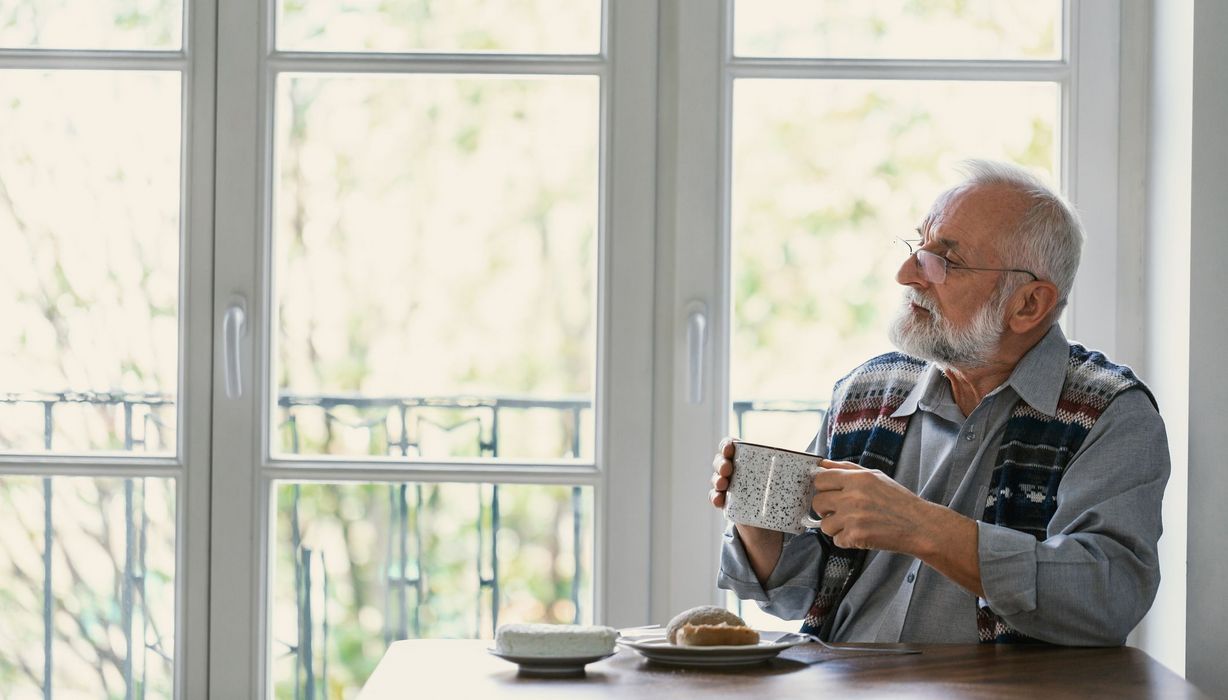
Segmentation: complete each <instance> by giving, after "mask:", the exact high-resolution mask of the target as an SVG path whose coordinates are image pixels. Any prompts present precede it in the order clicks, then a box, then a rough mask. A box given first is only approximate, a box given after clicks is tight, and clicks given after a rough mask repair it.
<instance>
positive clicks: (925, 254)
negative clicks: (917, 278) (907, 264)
mask: <svg viewBox="0 0 1228 700" xmlns="http://www.w3.org/2000/svg"><path fill="white" fill-rule="evenodd" d="M916 256H917V268H918V269H920V270H921V274H922V276H924V277H925V279H927V280H929V281H930V282H933V283H934V284H942V283H943V282H944V281H946V279H947V261H946V260H944V259H943V258H942V256H941V255H937V254H935V253H931V252H929V251H928V250H919V249H918V250H917V251H916Z"/></svg>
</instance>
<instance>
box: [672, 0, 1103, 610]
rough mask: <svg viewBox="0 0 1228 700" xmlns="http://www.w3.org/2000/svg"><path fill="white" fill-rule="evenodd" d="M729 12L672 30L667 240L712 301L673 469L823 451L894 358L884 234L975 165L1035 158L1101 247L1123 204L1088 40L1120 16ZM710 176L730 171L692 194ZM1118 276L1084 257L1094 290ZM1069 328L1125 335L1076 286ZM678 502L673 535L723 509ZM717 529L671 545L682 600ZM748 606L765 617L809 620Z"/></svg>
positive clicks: (808, 6) (837, 7) (684, 360)
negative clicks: (829, 427)
mask: <svg viewBox="0 0 1228 700" xmlns="http://www.w3.org/2000/svg"><path fill="white" fill-rule="evenodd" d="M724 4H725V7H724V8H723V12H718V11H716V10H711V11H709V10H708V9H702V8H698V7H690V6H685V5H680V6H679V7H678V15H677V18H676V22H677V26H678V31H679V36H680V44H681V45H683V46H689V47H690V48H691V49H692V51H691V52H689V53H687V54H680V55H679V58H678V69H677V70H678V74H679V77H678V83H679V85H680V86H690V90H689V91H687V92H686V94H685V97H679V99H678V101H677V105H676V107H677V110H678V114H679V116H678V120H679V123H680V124H681V125H684V127H685V128H680V130H679V134H680V136H679V140H678V142H677V144H676V152H675V153H676V155H675V157H676V158H677V160H678V162H679V163H686V169H685V170H684V169H683V167H682V166H679V168H678V170H677V172H676V173H675V174H674V175H675V177H676V178H677V179H676V180H675V181H674V184H673V186H674V187H675V188H676V191H677V193H678V195H677V197H678V199H677V205H676V207H677V212H678V214H677V218H676V221H675V222H673V225H672V226H671V227H670V228H669V229H667V230H666V231H664V232H663V233H665V234H667V235H672V236H673V241H674V250H675V251H677V253H676V255H677V261H676V264H675V266H674V279H675V281H676V287H675V296H674V298H673V300H672V303H673V304H675V305H688V304H689V305H691V308H698V309H704V310H710V311H707V313H706V315H707V316H709V317H710V318H708V321H709V322H708V323H707V324H706V326H707V327H709V328H710V329H711V339H710V341H711V342H709V343H708V344H707V345H706V346H705V347H706V349H705V350H704V352H702V353H685V352H684V353H676V354H675V355H674V357H675V358H676V359H675V362H676V364H675V367H677V368H678V369H679V371H681V372H690V373H696V372H697V374H698V376H699V378H700V381H701V382H702V383H703V384H705V385H707V386H711V387H712V391H710V392H707V393H708V395H707V396H705V397H704V398H703V399H702V400H701V401H695V400H694V399H695V398H696V397H695V396H694V395H689V394H687V395H683V396H680V397H677V398H675V401H674V404H673V411H672V416H673V419H674V426H675V436H676V438H677V441H676V442H675V444H673V445H672V446H671V452H670V454H671V456H672V458H673V459H674V460H675V461H680V460H683V459H688V458H689V459H695V458H694V457H689V455H695V454H710V453H711V452H712V449H713V446H714V445H715V444H716V443H717V441H718V440H719V438H720V436H722V435H735V436H741V437H743V438H746V439H750V440H754V441H757V442H765V443H770V444H779V445H785V446H790V447H793V448H797V449H800V448H802V447H804V446H805V445H806V444H807V443H808V442H809V440H810V439H811V438H812V437H813V435H814V434H815V432H816V430H817V429H818V427H819V421H820V415H821V414H820V412H821V410H822V408H823V407H824V406H825V404H826V401H827V400H828V394H829V392H830V388H831V386H832V384H833V383H834V382H835V381H836V380H837V379H838V378H839V377H840V376H842V375H843V374H844V373H845V372H847V371H849V370H850V369H852V368H853V367H854V366H856V365H857V364H858V363H859V362H861V361H863V360H865V359H867V358H869V357H871V356H873V355H875V354H878V353H880V352H884V351H886V350H889V349H890V347H889V344H888V342H887V333H886V330H887V328H888V325H889V323H890V321H891V319H892V317H893V315H894V313H895V311H896V309H897V308H898V306H899V303H900V290H899V287H898V285H897V284H896V283H895V281H894V277H895V272H896V270H897V269H898V267H899V265H900V262H901V260H900V256H899V255H898V254H896V253H894V252H893V251H892V250H891V245H890V242H891V241H892V240H893V239H894V238H895V237H897V236H898V235H900V233H899V232H908V231H910V230H911V229H912V228H914V227H915V226H916V225H917V223H918V222H919V221H920V219H921V218H922V216H923V215H924V214H925V212H926V211H927V209H928V207H929V205H930V203H931V202H932V201H933V199H934V198H935V196H936V195H938V194H939V192H940V191H941V190H942V189H944V188H945V187H947V186H949V185H950V184H951V183H952V182H953V181H954V180H955V179H956V178H957V176H958V173H957V172H956V168H955V166H956V165H957V163H958V162H959V161H960V160H962V159H964V158H968V157H982V158H995V159H1002V160H1009V161H1013V162H1016V163H1019V164H1021V165H1024V166H1025V167H1029V168H1031V169H1032V170H1034V171H1036V172H1037V173H1038V174H1040V175H1041V176H1042V177H1046V178H1048V179H1049V180H1050V181H1052V182H1054V183H1055V184H1057V185H1058V186H1059V187H1061V188H1062V189H1064V190H1066V192H1067V193H1068V194H1071V195H1073V196H1074V198H1075V200H1076V202H1078V204H1079V205H1080V208H1081V210H1082V212H1083V215H1084V222H1085V224H1086V225H1087V227H1088V230H1089V239H1090V240H1089V249H1095V248H1097V247H1099V246H1103V245H1105V243H1106V239H1107V240H1108V241H1110V243H1111V239H1112V236H1113V235H1114V223H1115V210H1114V208H1113V207H1114V206H1115V205H1112V204H1109V201H1113V200H1115V192H1114V193H1113V194H1111V195H1107V196H1106V199H1105V200H1101V201H1103V202H1104V203H1105V204H1108V206H1106V207H1105V208H1103V209H1100V208H1098V207H1097V206H1096V205H1095V204H1092V202H1093V201H1094V200H1097V199H1098V198H1099V197H1100V196H1102V194H1104V193H1105V192H1106V190H1112V189H1113V187H1114V186H1113V184H1112V183H1109V184H1108V185H1107V187H1106V186H1104V185H1098V184H1097V183H1096V182H1095V178H1092V177H1089V174H1088V172H1087V171H1086V170H1085V168H1087V167H1090V164H1091V163H1094V162H1105V163H1112V164H1113V167H1115V150H1114V148H1115V146H1110V147H1108V148H1102V147H1100V146H1098V145H1097V144H1098V143H1103V141H1102V138H1101V137H1102V135H1101V134H1099V133H1097V132H1096V131H1095V128H1093V127H1092V124H1093V123H1094V124H1097V125H1099V126H1104V125H1106V124H1112V123H1115V117H1114V116H1113V114H1112V113H1111V110H1112V109H1113V107H1109V108H1108V110H1109V112H1107V113H1106V112H1101V111H1098V110H1104V109H1105V107H1104V105H1105V104H1109V105H1115V104H1116V94H1115V92H1114V91H1115V87H1111V88H1110V87H1106V85H1111V86H1115V85H1116V74H1115V73H1113V74H1112V76H1111V77H1109V76H1108V75H1107V74H1105V73H1101V74H1095V73H1094V70H1095V69H1096V68H1097V67H1098V68H1099V69H1101V70H1104V71H1110V70H1115V68H1112V66H1113V65H1115V64H1114V61H1115V58H1113V56H1114V53H1113V52H1114V51H1115V49H1114V48H1113V47H1112V46H1109V45H1102V44H1101V43H1100V39H1099V38H1098V37H1095V36H1093V34H1092V32H1091V30H1090V29H1089V27H1090V26H1097V27H1104V26H1113V27H1115V26H1117V19H1116V17H1115V15H1114V16H1112V17H1109V16H1105V17H1100V16H1099V15H1096V16H1095V17H1093V16H1092V15H1093V13H1095V12H1098V10H1097V9H1092V8H1088V7H1087V6H1086V4H1084V5H1081V6H1076V4H1073V3H1062V2H1059V1H1058V0H1053V1H1052V2H1034V3H1013V2H1005V1H1003V2H985V3H963V4H952V3H940V2H932V3H930V2H903V1H902V0H901V1H899V2H892V1H883V2H867V3H839V2H793V1H790V0H769V1H766V2H761V1H759V0H755V1H754V2H751V1H749V0H747V1H742V0H731V1H730V2H727V3H724ZM705 52H706V54H707V55H717V56H720V57H721V59H722V60H721V61H719V62H713V61H710V60H704V59H703V58H702V56H703V55H704V54H705ZM693 54H694V55H698V56H700V57H699V58H696V57H694V56H693ZM1093 74H1095V75H1097V79H1096V80H1091V79H1089V76H1091V75H1093ZM682 91H683V88H680V93H681V92H682ZM714 111H715V112H717V113H718V114H720V115H722V116H721V118H720V119H718V120H716V121H715V122H714V121H713V120H712V119H711V118H710V116H709V113H710V112H714ZM1096 115H1098V116H1096ZM1106 128H1112V127H1106ZM1114 133H1115V132H1114ZM1108 138H1109V139H1113V138H1115V136H1109V137H1108ZM712 144H719V145H720V148H717V149H714V148H713V147H712ZM695 172H714V173H717V174H718V175H717V177H713V178H709V179H707V180H703V181H701V184H696V183H694V182H686V183H684V182H683V181H684V180H686V179H688V178H693V173H695ZM1089 205H1090V206H1089ZM714 232H715V235H714ZM697 250H698V251H702V252H700V253H698V254H696V253H695V252H694V251H697ZM1088 257H1089V258H1090V257H1093V256H1088ZM1095 257H1098V256H1095ZM1110 268H1111V266H1110ZM1113 274H1114V273H1113V272H1112V270H1111V269H1106V268H1105V267H1102V266H1101V262H1100V261H1096V260H1088V261H1087V264H1086V265H1085V267H1084V270H1083V271H1082V275H1083V277H1082V278H1081V280H1080V282H1081V283H1083V284H1086V281H1087V280H1092V279H1097V278H1098V277H1099V276H1101V275H1104V276H1105V278H1106V279H1111V277H1112V275H1113ZM1066 320H1067V324H1068V326H1070V325H1074V326H1075V327H1076V328H1077V332H1078V333H1079V337H1080V338H1086V337H1090V336H1096V337H1098V340H1104V341H1106V342H1105V345H1111V343H1112V342H1113V340H1114V339H1115V337H1114V336H1113V334H1112V333H1111V332H1105V333H1103V335H1101V333H1102V331H1107V330H1109V329H1107V328H1103V327H1098V325H1097V323H1098V322H1097V319H1096V318H1094V317H1093V316H1092V315H1091V314H1090V313H1087V309H1086V307H1080V301H1079V299H1078V291H1077V289H1076V292H1075V295H1074V300H1073V301H1072V305H1071V311H1070V312H1068V315H1067V319H1066ZM688 376H693V375H688ZM676 396H677V395H676ZM679 428H681V429H679ZM675 483H678V482H675ZM680 488H685V487H680ZM692 489H693V490H695V491H698V490H701V489H699V488H695V487H692ZM672 505H673V512H672V513H671V514H670V515H669V516H668V517H670V518H672V519H673V522H674V523H675V525H676V527H678V528H679V531H681V529H680V526H681V524H682V523H683V522H685V521H688V520H691V521H694V520H697V519H698V520H703V519H704V518H705V517H708V516H709V515H710V514H708V513H705V512H704V508H705V507H706V504H703V503H702V502H696V503H688V502H684V501H683V500H681V499H679V500H676V501H675V502H674V503H673V504H672ZM709 510H711V509H709ZM711 523H712V524H711V527H712V530H710V531H707V532H705V533H703V535H702V537H701V536H699V535H696V536H695V537H694V538H693V539H690V538H689V537H688V538H687V539H686V543H685V544H684V543H679V542H677V541H676V542H675V545H674V546H675V547H677V551H681V552H683V553H684V554H683V556H682V557H681V559H680V560H675V561H672V562H670V567H671V568H670V571H671V572H672V573H673V575H674V577H675V579H674V581H675V583H674V584H673V589H672V590H674V591H675V592H674V596H675V597H676V598H678V599H684V600H685V599H692V600H693V599H695V598H697V597H699V596H701V595H702V594H703V592H702V590H701V588H700V586H701V585H702V584H700V583H696V584H693V585H688V584H683V583H680V581H682V580H685V578H684V576H685V574H684V572H688V571H690V572H693V571H696V570H702V571H703V572H704V573H705V574H711V576H712V577H715V575H716V562H715V560H714V558H713V556H710V555H709V554H708V553H709V552H711V547H710V546H707V545H705V544H704V543H703V542H704V541H707V542H710V541H712V539H713V538H714V535H713V534H712V533H713V532H715V531H716V530H717V529H718V528H721V527H722V526H723V523H721V522H720V519H719V518H712V521H711ZM684 537H686V536H684ZM701 540H702V541H701ZM692 552H697V554H694V555H692V554H691V553H692ZM699 580H701V581H703V580H704V579H702V578H700V579H699ZM707 580H711V579H707ZM727 602H728V603H729V604H731V605H735V606H737V605H738V603H737V602H736V601H734V600H732V599H731V600H727ZM740 607H741V610H742V611H743V612H744V613H746V614H747V615H748V617H750V619H752V620H753V621H754V622H755V624H757V625H761V626H782V627H783V628H791V627H795V626H796V625H795V623H787V622H786V623H781V622H780V621H778V620H775V619H774V618H770V617H767V616H764V615H762V614H761V613H759V611H758V610H757V609H754V606H740Z"/></svg>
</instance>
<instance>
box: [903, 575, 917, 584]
mask: <svg viewBox="0 0 1228 700" xmlns="http://www.w3.org/2000/svg"><path fill="white" fill-rule="evenodd" d="M905 580H907V581H908V582H909V583H912V582H913V581H916V580H917V575H916V574H909V575H908V578H907V579H905Z"/></svg>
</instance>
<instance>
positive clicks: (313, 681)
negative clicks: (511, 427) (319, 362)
mask: <svg viewBox="0 0 1228 700" xmlns="http://www.w3.org/2000/svg"><path fill="white" fill-rule="evenodd" d="M66 404H87V405H92V406H95V407H97V408H99V409H106V410H111V409H115V408H118V409H119V411H120V414H119V415H120V417H119V421H120V426H119V428H120V431H119V432H120V435H119V436H117V437H119V441H120V443H121V444H122V445H123V449H124V450H126V451H133V450H136V449H138V448H141V449H146V450H148V449H150V448H151V447H154V449H162V448H163V447H164V445H162V444H161V443H160V441H161V436H162V435H163V433H164V432H165V428H166V426H165V422H164V420H163V419H162V417H161V416H160V415H159V413H160V409H162V408H165V407H171V406H173V405H174V401H173V399H172V398H171V397H167V396H163V395H158V394H118V393H87V392H59V393H41V394H0V406H3V405H10V406H20V405H34V406H41V408H42V413H43V428H44V436H43V447H44V449H46V450H52V449H53V448H54V444H53V438H54V435H55V430H56V411H55V409H56V407H58V406H61V405H66ZM278 407H279V409H280V411H281V413H282V415H281V421H280V427H281V428H282V429H284V430H286V431H287V436H286V439H287V442H288V445H287V447H288V448H289V451H290V452H291V453H299V451H300V449H301V444H302V439H301V437H302V436H301V434H300V428H299V420H300V416H299V414H300V413H301V412H302V411H306V410H317V411H322V412H323V418H324V423H325V425H326V426H328V428H329V430H331V428H332V426H334V425H339V426H345V427H350V428H365V429H375V430H379V429H382V430H383V431H384V436H383V448H384V452H385V454H387V455H395V456H401V457H412V456H416V455H418V454H419V451H420V448H421V443H420V436H421V434H422V428H423V427H425V426H428V425H429V426H433V427H434V428H435V429H437V430H441V431H444V432H453V431H457V430H459V429H461V428H464V427H467V426H471V425H475V424H476V426H477V428H478V430H477V434H476V437H475V440H476V444H475V445H474V446H473V447H474V450H475V452H476V453H477V454H478V455H479V456H482V457H490V458H498V457H499V456H500V445H501V440H500V429H501V425H502V418H503V417H504V415H505V414H506V412H508V411H524V410H542V409H545V410H552V411H555V412H556V413H557V414H558V416H559V420H560V422H561V430H562V434H563V435H565V436H566V437H567V441H568V442H569V448H570V451H569V455H567V456H571V457H576V456H579V455H580V450H581V443H580V440H581V429H580V428H581V423H580V419H581V416H582V414H583V412H584V411H588V410H591V405H590V403H589V402H588V401H587V400H583V399H557V400H540V399H526V398H513V397H381V398H368V397H362V396H353V395H304V394H286V395H282V396H281V397H279V399H278ZM731 408H732V411H733V418H734V423H735V426H734V428H735V429H736V431H737V433H736V434H738V435H742V434H743V433H744V429H745V419H746V418H747V416H749V415H752V414H771V413H777V414H779V413H793V414H804V413H811V414H814V415H815V416H816V420H815V424H816V426H817V423H818V420H817V417H818V416H821V405H820V404H816V403H802V402H780V401H757V400H756V401H736V402H734V403H733V404H732V407H731ZM342 410H349V411H352V412H356V413H358V414H359V415H361V416H363V418H362V419H361V420H359V421H357V422H355V421H353V420H350V419H347V418H345V417H343V416H340V415H338V411H342ZM432 414H435V415H432ZM440 415H443V416H445V418H444V419H441V418H440V417H439V416H440ZM448 416H450V418H449V417H448ZM381 426H382V428H381ZM390 426H391V428H390ZM151 443H156V444H151ZM123 484H124V517H125V537H124V543H125V544H124V563H123V576H122V581H121V585H120V590H119V597H120V601H119V602H120V615H121V621H120V626H121V628H122V632H123V637H124V649H125V657H124V660H123V669H122V672H123V677H124V684H125V698H133V697H136V693H137V692H138V688H139V689H140V690H141V691H143V690H144V689H145V688H146V687H147V686H146V684H145V679H144V677H143V676H144V669H145V668H146V667H147V664H146V663H145V658H142V660H141V661H142V663H141V664H140V667H141V669H142V678H141V679H140V680H139V681H138V680H137V679H136V678H135V677H134V663H133V661H134V652H136V651H137V648H136V644H137V643H136V640H135V636H136V635H135V633H134V629H133V625H134V618H135V612H137V611H139V612H140V613H141V614H140V618H141V619H142V620H144V621H145V625H146V627H148V624H149V623H148V615H147V614H146V612H147V610H146V607H145V606H146V600H145V551H146V541H147V540H146V535H147V528H148V524H149V523H148V517H147V513H146V512H145V509H144V508H143V507H142V508H141V513H140V514H139V517H138V513H137V512H136V506H135V501H136V492H137V486H138V485H139V487H140V490H141V491H140V492H141V499H140V500H141V504H142V506H143V504H144V489H145V480H144V479H140V478H126V479H124V480H123ZM411 486H412V489H411ZM386 488H387V495H388V506H389V509H388V519H389V522H388V531H389V533H390V534H389V537H388V539H387V543H386V548H385V552H384V556H385V561H386V562H387V564H386V566H385V567H384V571H385V574H384V576H383V578H384V581H385V584H386V586H385V591H384V618H383V619H384V639H385V641H386V642H389V643H390V642H391V641H393V640H394V639H406V638H410V637H411V636H413V637H417V636H420V635H421V619H422V615H421V609H422V606H423V605H424V604H425V602H426V590H425V579H424V576H423V562H422V553H423V547H422V530H421V528H420V527H419V523H418V517H419V514H420V513H421V512H422V507H423V485H422V484H420V483H393V484H388V485H387V487H386ZM292 494H293V495H292V500H291V518H290V540H291V542H290V544H291V547H292V554H291V558H292V561H293V562H294V586H295V606H296V609H297V620H298V638H297V639H296V640H295V641H294V642H282V643H283V644H285V646H286V648H287V650H288V653H290V654H293V655H294V656H295V657H296V663H295V669H296V671H295V682H294V694H295V697H296V698H299V697H306V698H312V699H314V698H315V697H316V696H317V695H318V694H319V693H320V692H321V691H323V689H326V688H327V679H328V661H327V659H328V655H327V653H326V652H324V653H322V652H321V651H320V650H321V649H327V647H328V636H329V624H330V623H329V619H328V605H327V604H326V603H327V600H328V592H329V580H328V567H327V565H326V564H327V562H326V561H325V559H324V553H323V552H316V551H313V550H312V549H311V548H309V547H305V546H304V545H303V541H302V532H301V528H300V522H299V498H300V496H301V486H300V485H298V484H295V485H294V486H293V491H292ZM499 500H500V496H499V485H498V484H491V485H490V488H489V490H488V491H487V490H486V489H485V488H479V508H478V516H477V518H476V522H475V524H474V525H475V528H476V530H477V533H478V541H479V546H478V550H477V557H476V561H475V562H474V571H475V575H476V577H477V585H478V588H477V590H478V600H477V605H478V608H479V609H480V608H481V606H482V604H483V603H482V598H483V597H484V593H485V592H489V594H490V603H489V605H490V608H489V611H490V615H489V630H490V632H491V633H492V634H493V632H494V630H495V629H496V628H497V627H498V620H499V602H500V591H499V571H500V567H499V555H498V548H497V546H496V539H497V536H498V532H499V529H500V527H501V515H500V502H499ZM43 501H44V514H45V515H44V532H43V576H44V581H43V611H42V612H43V627H44V638H43V651H44V665H43V689H44V697H45V698H51V697H52V676H53V670H54V666H53V655H52V647H53V645H52V640H53V638H54V627H53V614H54V600H53V597H52V575H53V569H52V545H53V539H54V532H53V529H52V528H53V519H52V513H53V507H54V498H53V488H52V478H51V477H47V478H44V479H43ZM582 503H583V500H582V492H581V487H579V486H576V487H573V488H572V492H571V511H572V512H571V515H572V527H573V533H572V534H573V538H572V542H573V548H572V552H571V555H572V557H573V559H574V568H573V571H574V572H575V574H574V575H573V577H572V582H571V591H570V594H571V595H570V597H571V603H572V606H573V610H574V621H576V622H578V621H579V620H580V619H581V616H582V606H581V600H580V589H581V572H582V571H583V568H582V566H581V563H582V562H581V555H582V547H581V545H582V537H581V533H582V526H583V521H582ZM411 514H412V517H411ZM486 522H489V526H487V525H486V524H485V523H486ZM411 542H412V545H413V546H412V547H411V546H410V545H411ZM313 571H319V572H320V589H319V590H320V594H321V595H322V597H323V601H324V603H325V604H323V605H321V606H320V609H321V611H322V614H321V618H322V619H321V620H320V628H319V629H320V632H321V638H320V639H319V640H318V643H317V640H316V639H315V630H316V620H315V615H314V608H315V605H314V604H313V599H312V596H313V592H314V590H315V586H314V585H313ZM411 594H412V602H411ZM477 620H478V622H477V624H478V627H477V628H475V629H474V630H473V632H474V636H481V628H480V627H481V615H478V616H477ZM149 634H150V630H148V629H143V630H141V634H140V636H141V643H140V646H139V652H140V653H141V654H142V655H144V654H146V653H149V652H152V653H155V654H157V655H159V656H161V657H163V658H169V655H168V653H167V652H166V650H165V649H164V648H163V645H162V640H161V639H160V637H159V636H158V635H157V633H156V630H154V631H153V636H154V639H153V640H152V641H149V639H148V638H149ZM317 656H318V657H319V659H320V660H321V663H320V669H319V672H318V674H317V669H316V658H317ZM141 694H142V695H143V692H142V693H141Z"/></svg>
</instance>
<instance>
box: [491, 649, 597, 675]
mask: <svg viewBox="0 0 1228 700" xmlns="http://www.w3.org/2000/svg"><path fill="white" fill-rule="evenodd" d="M486 651H488V652H490V655H491V656H497V657H499V658H500V659H503V660H504V661H510V662H512V663H514V664H516V665H517V666H519V667H520V673H521V675H525V676H582V675H584V667H585V666H587V665H588V664H591V663H593V662H594V661H600V660H602V659H608V658H610V657H611V656H613V655H614V654H615V653H616V652H613V651H611V652H610V653H608V654H598V655H597V656H514V655H512V654H501V653H499V652H497V651H495V650H494V649H487V650H486Z"/></svg>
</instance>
